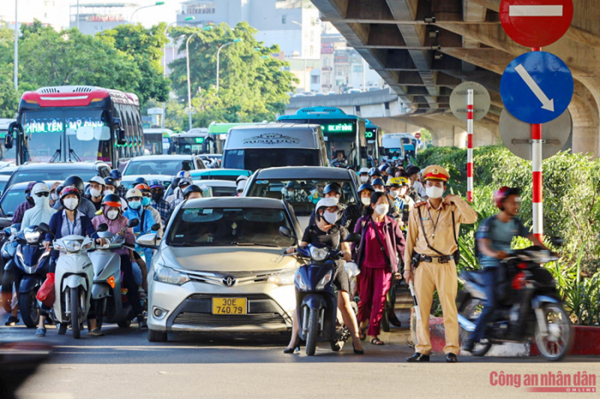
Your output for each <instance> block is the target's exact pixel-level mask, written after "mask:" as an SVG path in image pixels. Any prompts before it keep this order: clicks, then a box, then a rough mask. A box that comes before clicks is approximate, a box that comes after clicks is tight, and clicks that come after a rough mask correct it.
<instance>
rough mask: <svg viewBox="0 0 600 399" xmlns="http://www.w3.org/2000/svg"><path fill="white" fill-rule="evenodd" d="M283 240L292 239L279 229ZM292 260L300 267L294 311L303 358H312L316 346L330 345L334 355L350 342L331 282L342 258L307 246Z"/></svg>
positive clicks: (353, 239) (351, 237) (352, 237)
mask: <svg viewBox="0 0 600 399" xmlns="http://www.w3.org/2000/svg"><path fill="white" fill-rule="evenodd" d="M280 232H281V234H282V235H284V236H291V234H286V233H288V231H287V229H286V228H284V227H283V228H281V229H280ZM359 240H360V235H358V234H350V235H349V236H348V237H346V239H345V240H344V241H346V242H358V241H359ZM294 256H295V257H296V258H297V259H298V260H299V261H300V262H302V263H303V264H302V265H301V266H300V267H299V268H298V271H297V272H296V275H295V276H294V284H295V286H296V308H297V309H298V315H299V320H298V323H299V327H300V330H299V336H300V339H302V340H304V341H305V342H306V354H307V355H308V356H313V355H314V354H315V350H316V347H317V342H329V343H330V345H331V349H332V350H333V351H334V352H339V351H341V350H342V349H343V347H344V344H345V342H346V341H348V339H349V338H350V331H349V330H348V327H346V326H344V324H343V322H341V320H340V319H341V314H340V312H339V310H338V306H337V293H336V291H335V288H334V285H333V280H334V278H333V277H334V273H335V267H336V265H335V261H336V260H339V259H341V258H342V255H341V252H340V251H338V250H329V249H328V248H327V247H322V248H319V247H317V246H313V245H309V246H308V247H305V248H302V247H299V248H298V252H297V253H296V254H294Z"/></svg>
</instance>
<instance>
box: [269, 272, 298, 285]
mask: <svg viewBox="0 0 600 399" xmlns="http://www.w3.org/2000/svg"><path fill="white" fill-rule="evenodd" d="M294 274H295V270H292V271H283V272H280V273H276V274H273V275H271V276H269V278H268V279H267V281H268V282H269V283H272V284H277V285H290V284H294Z"/></svg>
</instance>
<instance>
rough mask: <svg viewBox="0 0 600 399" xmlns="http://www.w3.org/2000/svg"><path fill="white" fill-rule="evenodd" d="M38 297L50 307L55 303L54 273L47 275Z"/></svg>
mask: <svg viewBox="0 0 600 399" xmlns="http://www.w3.org/2000/svg"><path fill="white" fill-rule="evenodd" d="M36 298H37V300H38V301H40V302H41V303H43V304H44V305H46V306H48V307H52V305H54V300H55V299H56V294H55V293H54V273H48V274H47V275H46V280H45V281H44V283H43V284H42V286H41V287H40V289H39V290H38V293H37V295H36Z"/></svg>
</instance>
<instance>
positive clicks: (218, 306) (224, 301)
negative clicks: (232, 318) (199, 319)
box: [212, 298, 248, 315]
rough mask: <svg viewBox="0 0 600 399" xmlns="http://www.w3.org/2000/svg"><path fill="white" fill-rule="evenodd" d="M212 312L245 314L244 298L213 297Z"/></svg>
mask: <svg viewBox="0 0 600 399" xmlns="http://www.w3.org/2000/svg"><path fill="white" fill-rule="evenodd" d="M212 313H213V314H218V315H237V314H247V313H248V312H247V300H246V298H213V300H212Z"/></svg>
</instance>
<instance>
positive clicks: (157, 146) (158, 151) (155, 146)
mask: <svg viewBox="0 0 600 399" xmlns="http://www.w3.org/2000/svg"><path fill="white" fill-rule="evenodd" d="M144 149H145V150H146V151H148V153H149V155H162V154H163V135H162V132H158V133H146V132H144Z"/></svg>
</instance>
